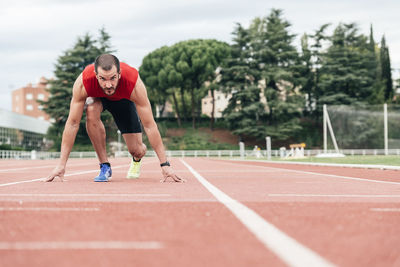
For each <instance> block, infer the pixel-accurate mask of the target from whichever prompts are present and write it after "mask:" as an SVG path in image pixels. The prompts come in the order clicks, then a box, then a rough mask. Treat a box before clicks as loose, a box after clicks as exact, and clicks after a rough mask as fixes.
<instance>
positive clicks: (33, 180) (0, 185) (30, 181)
mask: <svg viewBox="0 0 400 267" xmlns="http://www.w3.org/2000/svg"><path fill="white" fill-rule="evenodd" d="M145 163H151V162H144V163H142V165H144V164H145ZM124 167H126V168H129V166H128V165H126V164H125V165H119V166H112V169H113V170H114V169H119V168H124ZM93 172H99V170H90V171H81V172H75V173H70V174H65V175H64V177H69V176H74V175H82V174H87V173H93ZM46 178H47V177H42V178H37V179H32V180H24V181H18V182H11V183H6V184H0V187H2V186H9V185H16V184H23V183H32V182H37V181H44V180H45V179H46Z"/></svg>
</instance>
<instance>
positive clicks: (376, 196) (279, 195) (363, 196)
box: [268, 194, 400, 198]
mask: <svg viewBox="0 0 400 267" xmlns="http://www.w3.org/2000/svg"><path fill="white" fill-rule="evenodd" d="M268 196H269V197H361V198H385V197H388V198H390V197H400V195H354V194H348V195H346V194H336V195H335V194H268Z"/></svg>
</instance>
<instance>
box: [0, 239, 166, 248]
mask: <svg viewBox="0 0 400 267" xmlns="http://www.w3.org/2000/svg"><path fill="white" fill-rule="evenodd" d="M163 247H164V246H163V244H162V243H160V242H156V241H142V242H140V241H66V242H53V241H49V242H0V250H46V249H162V248H163Z"/></svg>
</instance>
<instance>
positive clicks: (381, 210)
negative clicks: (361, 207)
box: [369, 208, 400, 212]
mask: <svg viewBox="0 0 400 267" xmlns="http://www.w3.org/2000/svg"><path fill="white" fill-rule="evenodd" d="M369 210H370V211H378V212H400V208H370V209H369Z"/></svg>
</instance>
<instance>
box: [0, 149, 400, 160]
mask: <svg viewBox="0 0 400 267" xmlns="http://www.w3.org/2000/svg"><path fill="white" fill-rule="evenodd" d="M288 152H289V150H286V151H284V152H283V154H282V151H280V150H272V151H271V156H272V157H284V156H286V154H287V153H288ZM323 152H324V151H323V149H320V150H304V156H306V157H310V156H316V155H317V154H321V153H323ZM327 152H328V153H335V150H328V151H327ZM166 153H167V156H168V157H178V158H181V157H228V158H229V157H240V150H167V151H166ZM340 153H343V154H345V155H348V156H357V155H385V149H343V150H340ZM388 155H397V156H400V149H389V150H388ZM114 156H115V157H129V153H128V151H121V152H119V153H118V152H116V153H115V155H114ZM155 156H156V153H155V152H154V151H152V150H150V151H147V154H146V157H155ZM245 156H246V157H257V155H256V153H255V152H254V151H253V150H246V151H245ZM260 156H261V158H265V159H266V157H267V153H266V151H265V150H264V151H260ZM59 157H60V152H42V151H14V150H0V159H43V160H45V159H58V158H59ZM96 157H97V156H96V152H94V151H87V152H71V154H70V158H96Z"/></svg>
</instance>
